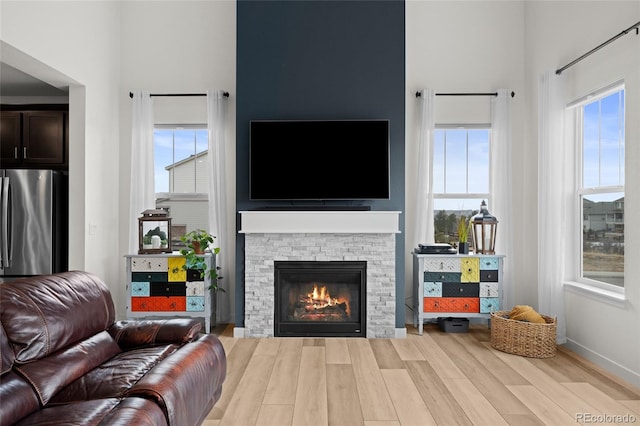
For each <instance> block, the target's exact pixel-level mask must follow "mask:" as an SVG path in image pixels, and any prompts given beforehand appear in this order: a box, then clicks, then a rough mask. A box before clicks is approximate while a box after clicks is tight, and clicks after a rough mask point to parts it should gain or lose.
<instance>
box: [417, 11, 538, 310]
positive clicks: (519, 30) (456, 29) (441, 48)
mask: <svg viewBox="0 0 640 426" xmlns="http://www.w3.org/2000/svg"><path fill="white" fill-rule="evenodd" d="M405 7H406V11H405V13H406V32H407V36H406V87H407V103H406V135H407V136H406V137H407V138H406V153H407V156H406V158H407V161H406V195H407V203H406V215H405V218H406V222H405V223H406V225H405V226H406V232H407V238H406V247H405V250H406V252H407V253H412V252H413V249H414V248H415V245H416V243H418V241H414V238H413V237H412V236H413V235H414V234H415V220H416V218H415V214H414V212H415V205H414V203H415V195H414V194H415V193H416V179H417V157H418V148H417V140H418V124H419V121H418V101H417V100H416V97H415V93H416V91H418V90H421V89H423V88H429V89H434V90H436V92H440V93H443V92H474V93H476V92H481V93H484V92H495V91H496V90H497V89H507V90H509V91H514V92H515V94H516V95H515V97H514V98H511V100H510V105H511V120H512V134H513V137H512V141H513V150H512V156H513V170H514V171H518V170H520V169H521V168H522V162H523V157H522V154H521V153H522V150H523V145H524V140H523V138H522V136H521V135H522V134H523V131H524V117H523V109H524V107H525V105H526V94H525V93H524V51H523V49H524V31H523V24H524V4H523V2H520V1H516V2H504V1H499V2H487V1H455V2H452V1H407V2H406V3H405ZM489 103H490V98H489V97H488V96H487V97H455V98H452V97H437V98H436V121H437V122H438V123H442V124H450V123H463V124H473V123H483V124H489V123H490V121H491V120H490V108H489ZM522 187H523V179H522V176H521V175H520V174H515V175H514V176H513V194H512V195H513V197H514V200H515V203H514V205H515V208H514V212H517V213H518V214H519V213H520V211H521V210H522V208H523V207H522V205H523V200H522V195H521V194H522V192H523V190H522ZM494 213H495V212H494ZM498 219H499V218H498ZM516 240H517V241H520V239H519V238H516ZM516 249H518V247H517V248H516ZM498 250H499V248H498ZM520 263H521V260H520V259H518V258H515V259H507V260H506V263H505V267H510V268H513V269H514V270H517V269H519V268H521V265H520ZM405 274H406V276H407V277H412V276H413V272H412V259H411V256H407V259H406V263H405ZM518 284H519V283H518ZM532 285H533V286H535V282H534V283H532ZM412 286H413V283H412V282H411V278H408V279H407V280H406V282H405V294H406V295H407V296H408V299H407V304H408V305H410V306H412V305H413V301H412V296H411V295H412V294H413V291H412ZM534 291H535V288H534ZM526 293H527V290H526V288H524V289H523V288H522V287H521V286H519V285H517V284H516V283H514V285H513V286H512V291H511V294H512V295H513V297H514V298H515V299H514V300H528V297H527V295H526ZM533 302H535V300H534V301H533ZM406 320H407V322H413V319H412V312H411V311H410V310H407V315H406Z"/></svg>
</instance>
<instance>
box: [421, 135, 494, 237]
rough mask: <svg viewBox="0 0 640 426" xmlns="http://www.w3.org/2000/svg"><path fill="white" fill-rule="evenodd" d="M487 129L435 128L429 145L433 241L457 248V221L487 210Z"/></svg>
mask: <svg viewBox="0 0 640 426" xmlns="http://www.w3.org/2000/svg"><path fill="white" fill-rule="evenodd" d="M490 135H491V132H490V129H489V128H484V127H483V128H475V127H464V126H462V127H455V128H437V129H436V130H435V132H434V146H433V204H434V230H435V241H436V242H441V243H450V244H452V245H457V242H458V226H457V224H458V220H459V218H460V217H461V216H464V217H465V218H466V219H469V218H470V217H472V216H473V215H475V214H476V213H478V211H479V210H480V204H481V203H482V200H486V201H487V203H488V204H489V208H490V198H491V197H490V193H489V170H490V167H489V161H490V159H489V144H490V139H491V138H490Z"/></svg>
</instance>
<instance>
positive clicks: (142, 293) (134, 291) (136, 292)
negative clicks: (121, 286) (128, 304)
mask: <svg viewBox="0 0 640 426" xmlns="http://www.w3.org/2000/svg"><path fill="white" fill-rule="evenodd" d="M131 296H139V297H149V296H150V292H149V283H148V282H135V281H134V282H132V283H131Z"/></svg>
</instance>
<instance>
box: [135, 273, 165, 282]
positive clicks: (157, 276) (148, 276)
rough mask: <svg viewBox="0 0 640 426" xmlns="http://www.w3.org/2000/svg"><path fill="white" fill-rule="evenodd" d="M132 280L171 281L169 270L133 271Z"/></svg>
mask: <svg viewBox="0 0 640 426" xmlns="http://www.w3.org/2000/svg"><path fill="white" fill-rule="evenodd" d="M131 281H137V282H145V281H149V282H151V281H164V282H167V281H169V273H168V272H132V273H131Z"/></svg>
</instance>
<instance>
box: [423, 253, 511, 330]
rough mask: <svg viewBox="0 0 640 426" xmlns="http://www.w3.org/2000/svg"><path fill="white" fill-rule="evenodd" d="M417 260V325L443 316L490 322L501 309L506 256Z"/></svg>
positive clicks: (468, 256)
mask: <svg viewBox="0 0 640 426" xmlns="http://www.w3.org/2000/svg"><path fill="white" fill-rule="evenodd" d="M413 256H414V263H413V265H414V272H413V280H414V325H415V326H416V327H418V330H419V334H422V325H423V323H424V321H425V320H426V319H437V318H439V317H443V316H447V317H449V316H453V317H456V316H457V317H469V318H485V319H487V320H488V319H490V314H491V312H493V311H497V310H499V309H500V300H501V297H502V282H501V280H502V264H503V259H504V256H502V255H490V256H487V255H426V254H416V253H414V254H413Z"/></svg>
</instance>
